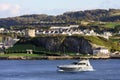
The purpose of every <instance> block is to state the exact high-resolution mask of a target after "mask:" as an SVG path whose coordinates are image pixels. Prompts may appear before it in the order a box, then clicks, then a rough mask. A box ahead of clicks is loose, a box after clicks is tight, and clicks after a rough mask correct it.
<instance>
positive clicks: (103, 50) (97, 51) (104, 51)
mask: <svg viewBox="0 0 120 80" xmlns="http://www.w3.org/2000/svg"><path fill="white" fill-rule="evenodd" d="M93 54H109V50H108V49H107V48H102V47H98V48H95V49H93Z"/></svg>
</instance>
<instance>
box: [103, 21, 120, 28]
mask: <svg viewBox="0 0 120 80" xmlns="http://www.w3.org/2000/svg"><path fill="white" fill-rule="evenodd" d="M117 25H120V23H118V22H107V23H106V24H104V25H103V26H104V27H107V28H114V27H115V26H117Z"/></svg>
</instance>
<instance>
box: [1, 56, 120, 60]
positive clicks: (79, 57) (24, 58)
mask: <svg viewBox="0 0 120 80" xmlns="http://www.w3.org/2000/svg"><path fill="white" fill-rule="evenodd" d="M65 59H95V60H98V59H120V57H110V56H38V57H28V56H8V57H0V60H65Z"/></svg>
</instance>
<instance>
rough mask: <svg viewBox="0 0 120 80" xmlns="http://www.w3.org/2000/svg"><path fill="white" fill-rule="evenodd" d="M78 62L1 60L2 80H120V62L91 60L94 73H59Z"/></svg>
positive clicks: (114, 60)
mask: <svg viewBox="0 0 120 80" xmlns="http://www.w3.org/2000/svg"><path fill="white" fill-rule="evenodd" d="M74 61H76V60H0V80H120V60H119V59H107V60H90V62H91V65H92V66H93V68H94V71H85V72H58V71H57V65H62V64H70V63H72V62H74Z"/></svg>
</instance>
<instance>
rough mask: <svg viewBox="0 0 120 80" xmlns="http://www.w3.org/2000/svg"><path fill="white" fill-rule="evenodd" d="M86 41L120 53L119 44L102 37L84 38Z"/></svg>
mask: <svg viewBox="0 0 120 80" xmlns="http://www.w3.org/2000/svg"><path fill="white" fill-rule="evenodd" d="M84 38H85V39H87V40H88V41H89V42H91V43H92V44H96V45H100V46H105V47H107V48H109V50H119V51H120V45H119V44H118V42H113V41H112V40H107V39H105V38H102V37H96V36H84Z"/></svg>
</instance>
